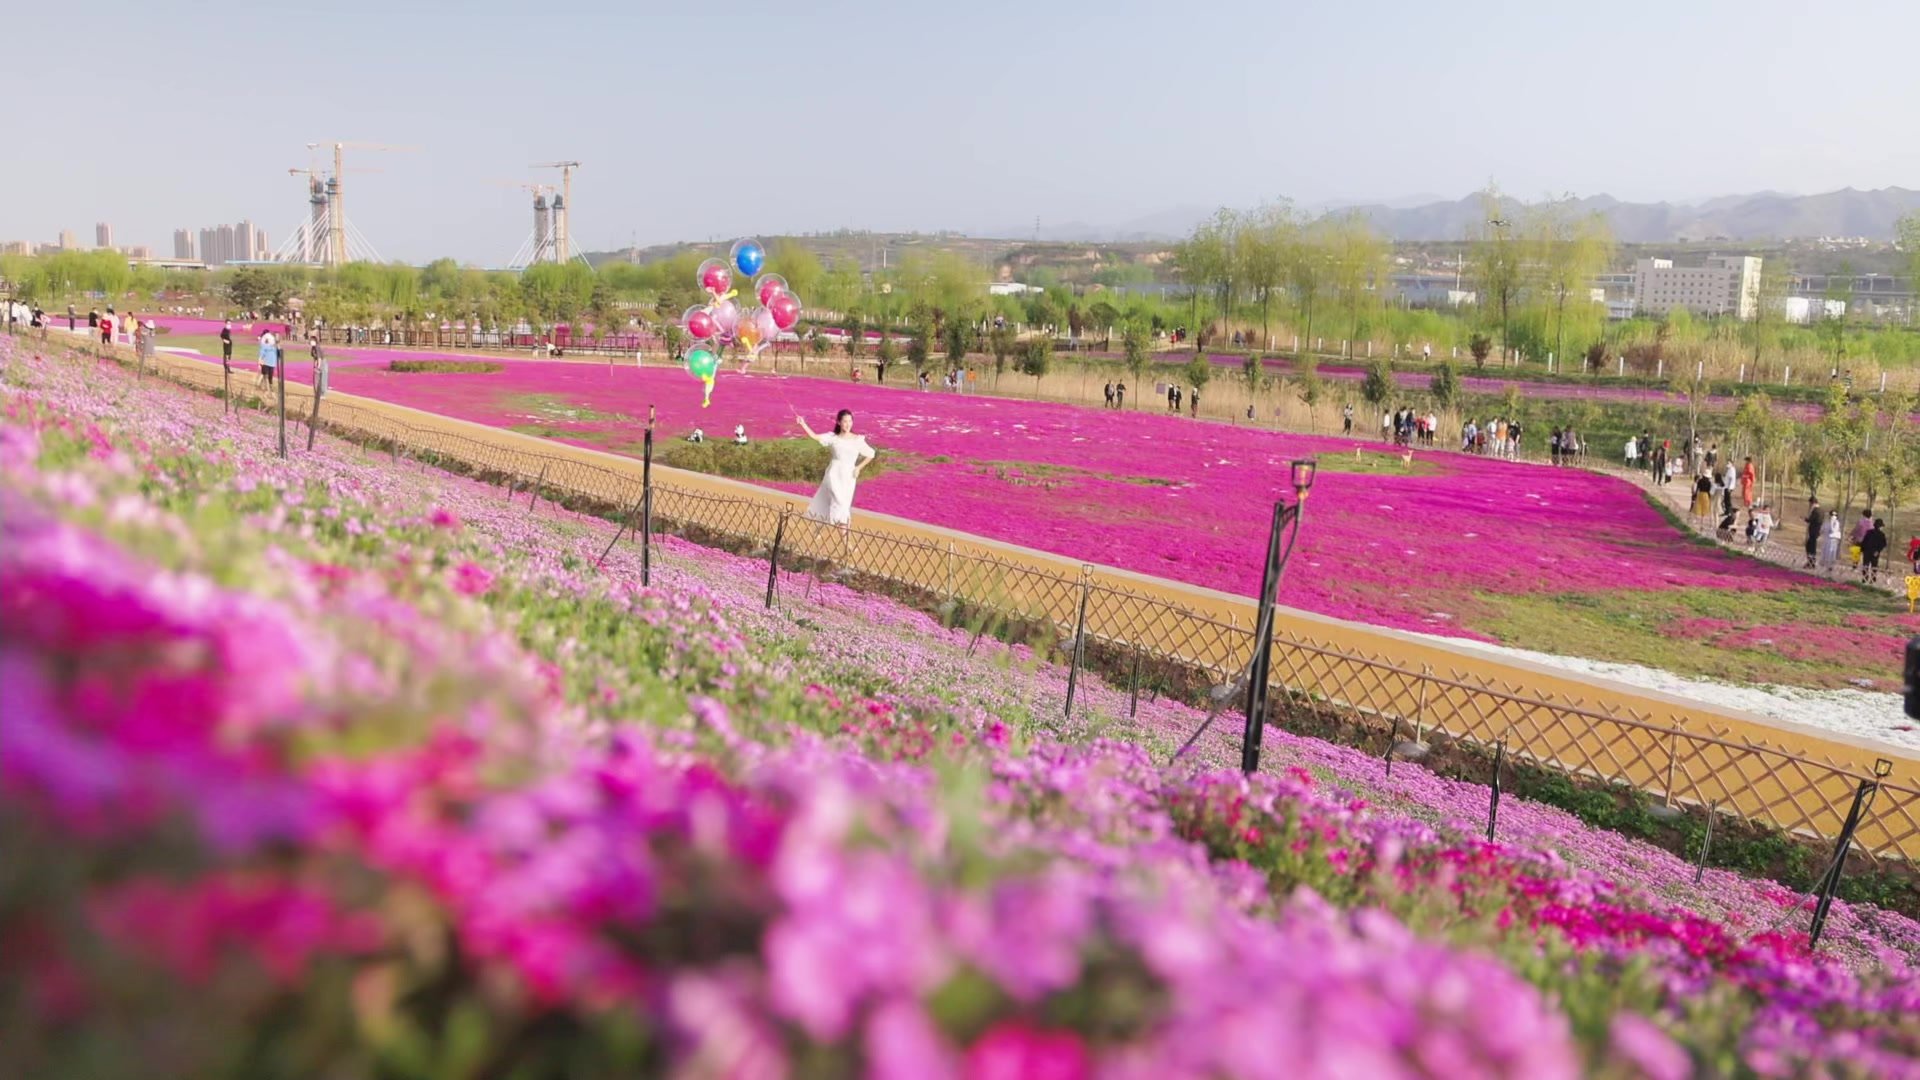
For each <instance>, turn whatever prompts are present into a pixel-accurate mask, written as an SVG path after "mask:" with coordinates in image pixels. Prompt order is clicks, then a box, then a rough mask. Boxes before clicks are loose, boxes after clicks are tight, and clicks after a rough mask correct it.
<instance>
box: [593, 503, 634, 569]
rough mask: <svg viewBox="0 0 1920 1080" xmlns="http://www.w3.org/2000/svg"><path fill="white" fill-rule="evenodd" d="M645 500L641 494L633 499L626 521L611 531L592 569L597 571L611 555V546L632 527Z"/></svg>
mask: <svg viewBox="0 0 1920 1080" xmlns="http://www.w3.org/2000/svg"><path fill="white" fill-rule="evenodd" d="M645 500H646V495H645V494H644V493H642V494H641V496H640V498H638V499H635V500H634V501H633V509H631V510H628V511H627V517H626V520H624V521H622V522H621V523H620V527H619V528H618V529H615V530H614V531H613V539H611V540H609V541H607V546H606V547H604V548H602V549H601V551H600V557H599V558H598V559H596V560H594V563H593V566H594V569H596V570H597V569H599V568H600V565H601V564H602V563H604V562H606V561H607V556H608V555H611V554H613V545H615V544H617V543H619V542H620V538H621V537H622V536H625V535H626V534H627V530H628V529H630V528H632V527H633V515H634V514H636V513H638V512H639V511H640V504H641V503H642V502H644V501H645ZM642 565H643V566H644V565H645V564H644V563H642ZM643 576H644V573H643ZM641 584H643V585H644V584H646V582H645V581H644V580H643V581H642V582H641Z"/></svg>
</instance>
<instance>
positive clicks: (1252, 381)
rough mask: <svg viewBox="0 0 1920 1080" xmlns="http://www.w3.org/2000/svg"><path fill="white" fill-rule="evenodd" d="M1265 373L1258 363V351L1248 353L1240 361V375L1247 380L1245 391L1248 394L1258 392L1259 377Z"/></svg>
mask: <svg viewBox="0 0 1920 1080" xmlns="http://www.w3.org/2000/svg"><path fill="white" fill-rule="evenodd" d="M1265 374H1266V371H1265V369H1263V368H1262V367H1261V365H1260V354H1259V353H1248V354H1247V357H1246V359H1244V360H1242V361H1240V377H1241V378H1243V379H1245V380H1247V393H1248V394H1249V395H1253V394H1258V393H1259V392H1260V381H1261V377H1262V376H1264V375H1265Z"/></svg>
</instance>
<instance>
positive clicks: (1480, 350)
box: [1467, 334, 1493, 370]
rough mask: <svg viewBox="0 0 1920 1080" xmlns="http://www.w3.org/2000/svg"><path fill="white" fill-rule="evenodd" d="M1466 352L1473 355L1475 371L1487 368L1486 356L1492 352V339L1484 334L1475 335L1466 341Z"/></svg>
mask: <svg viewBox="0 0 1920 1080" xmlns="http://www.w3.org/2000/svg"><path fill="white" fill-rule="evenodd" d="M1467 351H1468V352H1470V353H1472V354H1473V366H1474V368H1475V370H1478V369H1480V368H1484V367H1486V366H1487V356H1488V355H1489V354H1490V353H1492V352H1493V339H1492V338H1490V337H1488V336H1487V335H1485V334H1475V335H1473V336H1472V337H1470V338H1468V339H1467Z"/></svg>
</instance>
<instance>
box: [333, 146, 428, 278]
mask: <svg viewBox="0 0 1920 1080" xmlns="http://www.w3.org/2000/svg"><path fill="white" fill-rule="evenodd" d="M327 141H331V142H333V177H332V179H330V180H329V181H328V182H327V217H328V219H329V222H330V227H329V228H328V230H327V241H328V244H327V258H326V261H327V262H330V263H332V264H333V265H335V266H345V265H346V263H347V207H346V186H347V185H346V182H345V181H344V180H343V179H342V177H343V176H344V175H345V174H346V161H345V151H347V150H369V151H375V152H381V153H412V152H413V151H415V150H418V149H420V148H419V147H417V146H385V145H382V144H380V143H365V142H348V141H345V140H327ZM321 145H323V143H308V144H307V149H308V150H314V149H316V148H318V147H320V146H321Z"/></svg>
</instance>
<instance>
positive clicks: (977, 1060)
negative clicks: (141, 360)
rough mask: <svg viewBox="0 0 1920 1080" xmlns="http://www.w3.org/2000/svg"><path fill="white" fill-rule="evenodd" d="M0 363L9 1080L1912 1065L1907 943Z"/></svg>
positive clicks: (676, 562)
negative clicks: (1250, 771) (1070, 692)
mask: <svg viewBox="0 0 1920 1080" xmlns="http://www.w3.org/2000/svg"><path fill="white" fill-rule="evenodd" d="M12 344H13V342H12V339H10V338H0V388H3V389H4V398H3V399H0V400H3V402H4V426H0V500H3V502H0V529H3V530H4V541H5V542H4V544H0V585H3V586H4V587H0V669H4V678H0V694H4V695H5V700H4V702H0V705H4V712H5V715H6V717H7V723H6V725H5V726H4V727H0V739H4V743H5V745H4V752H3V753H0V836H4V838H5V842H6V850H7V852H8V858H7V860H6V862H5V864H4V866H5V869H4V871H0V957H3V958H4V962H5V963H6V964H7V966H8V968H9V972H8V974H9V977H8V978H7V979H6V980H5V982H4V983H0V1033H4V1037H5V1040H6V1045H7V1047H8V1055H9V1059H10V1060H11V1061H13V1062H14V1063H15V1064H16V1066H17V1067H18V1068H19V1069H20V1070H21V1071H22V1074H23V1075H33V1076H51V1077H59V1076H77V1075H191V1076H247V1077H259V1076H275V1075H290V1076H291V1075H299V1076H310V1075H316V1074H326V1075H368V1074H380V1075H391V1076H441V1075H566V1076H572V1077H595V1076H613V1075H640V1074H654V1073H672V1074H676V1075H685V1076H713V1075H727V1076H743V1077H758V1076H785V1075H801V1074H813V1075H822V1074H825V1075H832V1074H846V1073H864V1074H867V1075H874V1076H899V1077H913V1078H920V1077H939V1076H968V1077H1001V1076H1026V1075H1045V1076H1060V1077H1074V1076H1082V1075H1096V1074H1097V1075H1107V1076H1121V1077H1131V1076H1139V1077H1186V1076H1193V1077H1200V1076H1246V1077H1260V1076H1275V1077H1282V1076H1287V1077H1292V1076H1360V1075H1364V1076H1369V1077H1373V1076H1379V1077H1394V1076H1409V1077H1412V1076H1428V1077H1440V1076H1445V1077H1450V1078H1451V1077H1473V1076H1515V1077H1522V1076H1524V1077H1547V1078H1552V1077H1560V1076H1571V1075H1576V1074H1579V1073H1582V1072H1585V1073H1593V1074H1605V1075H1616V1076H1629V1075H1647V1076H1656V1077H1677V1076H1684V1075H1689V1074H1701V1075H1725V1074H1728V1073H1732V1072H1736V1071H1742V1070H1745V1071H1751V1072H1753V1073H1755V1074H1758V1075H1764V1076H1773V1075H1796V1074H1807V1073H1815V1074H1824V1075H1861V1076H1875V1075H1877V1076H1896V1075H1913V1074H1920V972H1916V971H1915V969H1914V967H1913V966H1912V965H1913V964H1914V963H1915V961H1916V959H1920V926H1917V925H1916V924H1914V923H1913V922H1912V921H1910V920H1908V919H1906V918H1904V917H1901V916H1898V915H1894V914H1890V913H1887V912H1884V911H1878V910H1875V909H1872V908H1868V907H1857V906H1852V905H1848V904H1846V903H1844V902H1841V903H1839V904H1837V905H1836V907H1835V910H1834V914H1833V921H1832V924H1831V926H1830V929H1829V936H1828V938H1827V939H1826V940H1825V941H1824V942H1823V944H1822V946H1821V948H1820V950H1819V951H1818V952H1814V951H1811V950H1809V948H1808V945H1807V941H1806V937H1805V934H1804V926H1805V920H1806V912H1807V906H1808V905H1807V903H1806V899H1805V897H1804V896H1801V895H1798V894H1794V893H1792V892H1790V891H1788V890H1786V889H1783V888H1781V887H1779V886H1777V885H1773V884H1771V883H1768V882H1764V881H1755V880H1750V879H1746V878H1743V877H1739V876H1737V875H1734V874H1731V873H1728V872H1724V871H1709V872H1708V873H1707V875H1706V877H1705V880H1704V882H1703V883H1702V884H1700V885H1695V884H1694V883H1693V879H1692V874H1691V872H1690V870H1689V868H1688V867H1687V866H1686V865H1685V864H1684V863H1683V862H1681V861H1680V860H1678V859H1675V858H1673V857H1671V856H1669V855H1667V854H1666V853H1664V852H1661V851H1658V850H1655V849H1651V848H1647V847H1645V846H1643V845H1640V844H1638V843H1635V842H1632V841H1628V840H1625V839H1623V838H1621V837H1619V836H1616V835H1613V834H1609V833H1604V832H1599V831H1595V830H1590V829H1587V828H1584V827H1582V826H1581V825H1579V824H1578V823H1577V822H1576V821H1575V820H1574V819H1572V818H1570V817H1568V816H1567V815H1565V814H1563V813H1560V812H1558V811H1554V810H1550V809H1547V808H1544V807H1540V806H1535V805H1531V804H1528V803H1524V802H1514V801H1512V800H1509V801H1508V802H1507V803H1506V804H1505V805H1504V806H1503V809H1502V816H1501V822H1500V840H1499V841H1498V842H1486V841H1484V840H1480V839H1477V838H1476V833H1477V832H1478V830H1479V829H1480V827H1481V825H1480V814H1481V810H1482V808H1483V807H1484V806H1485V805H1486V800H1487V792H1486V790H1485V789H1484V788H1480V787H1477V786H1475V785H1470V784H1464V783H1459V782H1454V781H1449V780H1445V779H1443V778H1440V777H1437V776H1434V775H1432V774H1431V773H1428V772H1426V771H1424V770H1421V769H1419V768H1417V767H1414V766H1402V767H1401V768H1399V769H1396V770H1395V772H1394V774H1393V776H1392V778H1391V779H1388V778H1386V777H1383V776H1382V775H1381V773H1380V770H1379V765H1378V762H1376V761H1373V760H1371V759H1369V758H1366V757H1364V756H1362V755H1360V754H1358V753H1355V752H1352V751H1348V750H1345V749H1341V748H1337V747H1333V746H1329V745H1327V744H1323V743H1317V742H1314V741H1312V740H1307V739H1303V738H1296V737H1293V736H1289V735H1287V734H1286V733H1284V732H1274V733H1273V734H1272V735H1271V736H1270V744H1269V745H1270V752H1269V755H1268V769H1267V771H1266V772H1264V773H1263V774H1261V775H1258V776H1255V777H1253V778H1250V779H1249V778H1244V777H1242V776H1240V775H1239V774H1238V773H1237V771H1232V770H1229V769H1226V768H1223V765H1224V763H1225V761H1226V760H1227V759H1228V758H1229V757H1230V756H1231V754H1232V751H1233V746H1232V740H1231V739H1229V738H1227V737H1225V736H1224V735H1215V736H1214V737H1211V738H1205V739H1202V740H1201V741H1200V742H1198V743H1197V744H1196V746H1195V748H1194V749H1193V750H1192V751H1191V752H1190V753H1188V754H1186V755H1185V756H1182V757H1178V758H1174V759H1173V760H1171V761H1170V760H1169V751H1170V750H1171V748H1172V747H1173V746H1175V745H1176V744H1177V743H1178V742H1179V741H1181V740H1182V739H1184V737H1185V736H1186V734H1187V733H1189V732H1191V731H1193V730H1194V729H1196V728H1197V727H1198V726H1199V725H1200V723H1201V721H1202V720H1203V717H1202V715H1201V714H1199V713H1197V712H1194V711H1193V710H1191V709H1188V708H1186V707H1184V706H1181V705H1178V704H1175V703H1172V702H1168V701H1150V702H1145V703H1143V704H1142V706H1141V709H1140V713H1139V716H1138V717H1137V718H1130V717H1129V716H1128V712H1127V706H1126V699H1125V696H1124V695H1123V694H1120V693H1117V692H1116V691H1114V690H1113V689H1111V688H1109V687H1106V686H1104V685H1102V684H1101V683H1100V682H1099V681H1098V680H1096V679H1087V680H1083V681H1082V683H1081V690H1080V697H1079V698H1078V701H1079V703H1080V705H1079V708H1078V710H1077V711H1076V713H1075V714H1074V715H1073V716H1072V717H1071V718H1070V719H1068V718H1064V717H1063V716H1062V713H1063V709H1062V705H1061V702H1062V700H1063V697H1064V688H1063V685H1062V684H1063V681H1064V680H1063V673H1062V672H1061V670H1060V669H1058V668H1057V667H1054V666H1052V665H1051V664H1048V663H1046V662H1044V660H1043V659H1042V658H1040V657H1037V656H1036V655H1035V654H1034V653H1033V652H1032V651H1030V650H1028V649H1026V648H1024V647H1020V646H1005V645H1001V644H999V643H996V642H993V641H991V640H990V639H989V640H987V641H985V642H981V643H980V644H979V645H978V647H975V646H973V645H972V644H970V643H969V641H968V633H967V631H966V630H965V629H964V628H957V629H950V628H947V627H944V626H942V625H940V624H939V623H938V622H936V621H934V620H932V619H931V618H928V617H926V616H924V615H921V614H918V613H915V612H912V611H909V610H905V609H902V608H899V607H897V606H894V605H892V604H891V603H888V602H885V601H881V600H877V599H874V598H871V597H866V596H862V595H859V594H857V593H853V592H851V591H848V590H846V589H843V588H841V587H839V586H836V585H834V584H832V583H830V582H813V581H808V580H806V579H804V578H800V577H797V576H790V577H789V579H788V581H787V582H786V585H785V586H784V590H785V594H786V596H787V600H786V601H785V602H784V603H783V605H781V606H780V607H777V608H775V609H773V610H767V609H764V608H763V607H762V606H761V603H760V600H759V597H758V595H757V594H758V593H759V590H760V586H761V583H762V582H763V580H764V578H763V577H762V575H763V573H764V568H763V566H762V565H761V564H758V563H754V562H750V561H747V560H742V559H737V558H735V557H732V556H728V555H725V554H722V553H718V552H714V551H710V550H705V549H701V548H698V547H694V546H692V545H689V544H684V543H680V542H677V541H674V540H671V539H669V540H667V541H665V543H664V544H663V560H662V565H661V567H660V569H659V571H658V577H657V579H656V582H655V584H654V586H653V587H651V588H643V587H641V586H640V585H639V584H638V580H637V578H638V567H637V557H636V554H635V553H634V552H632V551H631V550H630V548H622V549H618V550H615V551H614V552H612V554H611V555H610V557H609V558H608V559H607V561H606V563H605V565H604V566H603V567H600V568H598V569H596V568H595V565H594V563H595V560H596V559H597V557H598V554H599V552H600V551H601V550H602V549H603V548H604V546H605V543H606V541H607V540H608V539H609V538H610V531H611V530H610V526H608V525H606V524H604V523H601V522H598V521H593V520H589V519H584V518H580V517H577V516H574V515H571V514H567V513H564V512H558V511H555V510H553V509H552V508H544V509H543V510H541V512H540V513H539V514H538V515H534V514H530V513H529V512H528V510H527V508H526V507H524V506H515V507H509V506H508V505H507V504H506V502H505V501H503V500H502V499H501V498H500V497H499V496H498V494H497V493H495V492H494V491H493V490H491V489H489V488H486V487H484V486H481V485H478V484H474V483H471V482H467V481H462V480H457V479H453V478H450V477H446V476H442V475H439V474H433V473H429V472H425V471H416V470H414V469H412V468H410V467H407V468H401V467H395V466H392V465H390V464H388V463H387V462H386V460H385V459H384V458H379V457H374V456H370V455H367V454H365V453H363V452H361V451H359V450H357V449H356V448H353V447H351V446H345V445H341V444H338V443H335V442H333V441H332V440H330V439H328V440H323V441H322V444H321V448H320V450H319V452H317V453H314V454H305V455H296V456H295V457H294V458H293V459H292V460H290V461H284V462H283V461H279V460H277V459H275V458H274V457H273V454H272V450H271V440H270V438H269V431H270V429H269V428H268V427H267V426H266V425H265V424H264V423H262V422H260V420H259V418H258V417H255V416H250V415H247V414H245V413H242V414H240V415H238V416H235V417H232V418H226V417H222V416H221V415H220V414H219V412H218V410H217V407H215V408H209V407H208V404H209V403H208V402H207V401H206V400H205V399H196V398H193V397H191V396H189V395H187V394H185V393H183V392H180V391H176V390H171V389H167V388H163V387H156V386H155V385H154V384H153V383H152V382H149V383H147V384H146V385H145V386H143V387H135V386H134V385H133V384H132V383H131V381H130V380H129V379H128V378H127V377H126V375H125V374H124V373H122V372H121V371H119V370H118V369H114V368H102V367H95V366H92V363H91V362H90V361H87V360H85V359H75V358H62V359H57V360H42V359H39V358H35V357H31V356H24V355H20V354H18V353H16V352H15V351H14V350H13V348H12ZM931 688H937V689H931Z"/></svg>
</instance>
